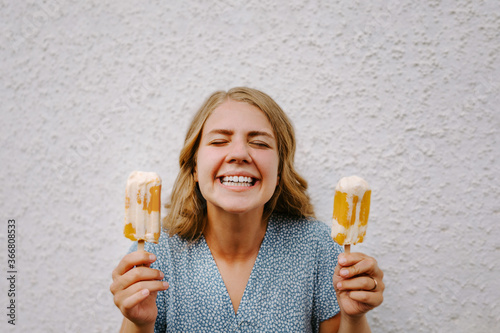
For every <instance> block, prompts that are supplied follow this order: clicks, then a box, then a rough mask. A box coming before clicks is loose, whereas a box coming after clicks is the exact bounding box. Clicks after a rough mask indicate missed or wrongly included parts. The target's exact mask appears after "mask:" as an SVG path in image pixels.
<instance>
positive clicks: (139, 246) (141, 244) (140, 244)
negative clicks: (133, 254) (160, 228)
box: [137, 239, 146, 267]
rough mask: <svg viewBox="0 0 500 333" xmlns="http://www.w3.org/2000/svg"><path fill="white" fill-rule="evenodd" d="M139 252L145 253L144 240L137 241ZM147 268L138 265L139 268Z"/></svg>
mask: <svg viewBox="0 0 500 333" xmlns="http://www.w3.org/2000/svg"><path fill="white" fill-rule="evenodd" d="M137 251H144V239H139V240H138V241H137ZM143 266H146V265H144V264H142V265H137V267H143Z"/></svg>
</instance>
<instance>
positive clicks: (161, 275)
mask: <svg viewBox="0 0 500 333" xmlns="http://www.w3.org/2000/svg"><path fill="white" fill-rule="evenodd" d="M164 276H165V274H163V272H162V271H160V279H163V277H164Z"/></svg>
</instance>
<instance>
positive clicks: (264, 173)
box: [194, 100, 279, 216]
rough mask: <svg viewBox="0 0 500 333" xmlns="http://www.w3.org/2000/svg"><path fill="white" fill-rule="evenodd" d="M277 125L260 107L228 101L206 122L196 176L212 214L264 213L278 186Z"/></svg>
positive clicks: (199, 149) (198, 155)
mask: <svg viewBox="0 0 500 333" xmlns="http://www.w3.org/2000/svg"><path fill="white" fill-rule="evenodd" d="M278 165H279V158H278V150H277V144H276V138H275V135H274V131H273V128H272V127H271V124H270V122H269V120H268V119H267V117H266V115H265V114H264V113H263V112H262V111H261V110H260V109H259V108H257V107H255V106H253V105H250V104H248V103H244V102H237V101H233V100H228V101H226V102H224V103H223V104H221V105H220V106H219V107H217V108H216V109H215V110H214V111H213V112H212V114H211V115H210V117H209V118H208V119H207V121H206V122H205V125H204V127H203V131H202V136H201V141H200V145H199V148H198V154H197V159H196V168H195V174H194V175H195V180H196V181H197V182H198V184H199V187H200V191H201V194H202V195H203V197H204V198H205V199H206V201H207V210H208V213H209V216H211V215H212V214H211V213H230V214H245V213H258V214H260V215H262V213H263V210H264V204H265V203H266V202H267V201H269V199H270V198H271V197H272V195H273V193H274V190H275V188H276V185H277V184H278Z"/></svg>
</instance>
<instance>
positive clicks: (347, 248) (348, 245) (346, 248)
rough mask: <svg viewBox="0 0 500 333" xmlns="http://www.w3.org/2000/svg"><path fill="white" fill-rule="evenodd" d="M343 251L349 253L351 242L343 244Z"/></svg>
mask: <svg viewBox="0 0 500 333" xmlns="http://www.w3.org/2000/svg"><path fill="white" fill-rule="evenodd" d="M344 252H345V253H351V244H346V245H344Z"/></svg>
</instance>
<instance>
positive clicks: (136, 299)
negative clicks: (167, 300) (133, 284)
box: [121, 289, 151, 311]
mask: <svg viewBox="0 0 500 333" xmlns="http://www.w3.org/2000/svg"><path fill="white" fill-rule="evenodd" d="M150 293H151V292H150V291H149V289H141V290H139V291H138V292H136V293H134V294H132V295H131V296H129V297H127V298H125V299H124V300H123V302H122V303H121V304H122V310H125V311H128V310H130V309H132V308H133V307H134V306H136V305H137V304H139V303H141V302H142V301H144V300H145V299H146V298H148V296H149V294H150Z"/></svg>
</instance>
